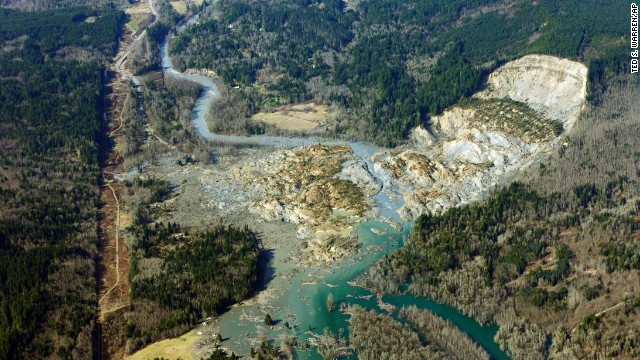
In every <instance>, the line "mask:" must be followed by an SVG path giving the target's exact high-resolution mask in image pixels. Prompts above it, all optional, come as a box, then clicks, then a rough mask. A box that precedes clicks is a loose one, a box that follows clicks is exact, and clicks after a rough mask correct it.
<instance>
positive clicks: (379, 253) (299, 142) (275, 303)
mask: <svg viewBox="0 0 640 360" xmlns="http://www.w3.org/2000/svg"><path fill="white" fill-rule="evenodd" d="M196 19H197V18H196ZM192 20H194V19H192ZM190 22H193V21H190ZM187 26H188V25H187ZM182 28H184V27H182ZM168 36H171V35H168ZM161 57H162V67H163V71H164V72H165V74H166V75H168V76H172V77H175V78H181V79H185V80H189V81H193V82H195V83H198V84H200V85H201V86H202V87H203V90H202V92H201V94H200V97H199V98H198V99H197V101H196V103H195V105H194V109H193V113H192V115H193V125H194V127H195V129H196V130H197V131H198V133H199V134H200V135H201V136H203V137H204V138H206V139H208V140H211V141H213V142H217V143H231V144H252V145H260V146H270V147H274V148H293V147H299V146H306V145H312V144H318V143H322V144H327V145H331V144H338V143H345V141H318V140H317V139H313V138H296V137H282V136H268V135H259V136H251V137H246V136H230V135H220V134H215V133H212V132H211V131H210V130H209V129H208V127H207V124H206V120H205V118H206V114H207V111H208V109H209V105H210V104H211V102H212V101H213V100H214V99H215V98H216V97H217V96H218V94H219V92H218V88H217V87H216V85H215V84H214V83H213V81H212V80H211V79H209V78H207V77H204V76H201V75H196V74H185V73H181V72H179V71H178V70H176V69H175V68H174V67H173V65H172V62H171V59H170V57H169V54H168V41H167V38H165V39H164V41H163V42H162V45H161ZM346 143H347V144H348V145H350V146H351V148H352V150H353V153H354V155H355V156H356V157H358V158H360V159H362V160H363V161H366V162H367V165H368V166H369V170H370V171H371V173H372V175H373V176H375V177H376V178H378V179H379V180H380V181H381V182H382V183H383V184H384V187H383V190H382V191H380V193H379V194H378V195H376V196H375V197H374V200H375V202H376V206H377V207H378V208H379V209H380V214H381V215H382V216H383V217H386V218H390V219H393V220H396V221H400V219H399V216H398V213H397V212H396V210H397V209H398V208H400V207H401V206H402V200H401V198H397V197H394V199H392V198H390V197H389V196H388V195H389V194H390V193H391V192H393V191H395V192H397V191H398V189H393V188H392V186H393V185H392V184H390V183H389V181H388V180H387V179H385V178H384V177H382V176H381V175H380V174H376V173H375V171H374V170H373V169H374V167H373V164H372V162H371V156H372V155H373V154H375V153H376V152H378V151H382V150H384V149H381V148H378V147H376V146H374V145H371V144H366V143H359V142H346ZM411 226H412V223H407V222H404V223H403V230H402V231H398V230H395V229H393V228H392V227H391V226H390V225H389V224H388V223H384V222H380V221H377V220H369V221H366V222H364V223H361V224H359V225H358V227H357V233H358V239H359V241H361V242H362V247H361V251H360V252H359V253H358V254H356V255H354V256H352V257H350V258H347V259H344V260H342V261H341V262H340V263H339V264H337V265H336V266H333V267H331V268H330V269H317V268H316V269H310V268H306V267H300V268H299V269H292V268H294V267H295V265H294V264H293V262H292V261H286V260H287V257H288V256H290V251H288V250H287V249H275V250H274V251H273V254H272V258H271V270H270V272H271V274H269V276H267V277H266V278H267V281H268V283H267V284H266V290H265V292H266V293H269V294H271V295H270V297H268V300H267V301H262V302H261V301H259V300H256V299H253V300H250V301H247V302H245V304H241V305H239V306H234V307H233V308H231V309H230V310H229V311H228V312H226V313H224V314H223V315H221V316H220V317H219V318H218V319H217V321H216V322H215V323H214V324H213V325H215V326H216V327H218V328H219V329H220V331H221V334H222V336H223V337H228V336H230V335H233V336H232V337H231V338H230V339H229V340H228V341H225V343H224V346H225V347H228V348H230V349H232V350H233V351H236V352H239V353H243V354H247V353H248V352H249V347H250V346H252V344H251V343H250V341H249V339H257V338H259V337H260V335H261V334H262V335H266V336H268V337H270V338H276V339H277V338H278V336H279V334H282V333H287V334H291V335H295V336H298V337H299V339H300V340H305V339H309V338H310V337H312V336H313V334H312V333H311V332H309V331H308V329H309V328H311V329H312V331H313V332H315V333H317V334H319V333H322V332H323V330H324V329H325V328H328V329H329V330H330V331H331V332H333V333H338V331H339V330H340V329H343V330H344V331H345V336H346V335H347V334H348V315H346V314H343V313H341V312H340V311H333V312H329V311H328V310H327V306H326V299H327V296H328V295H329V293H331V294H333V296H334V298H335V302H336V307H339V305H340V303H349V304H358V305H360V306H362V307H365V308H367V309H375V310H376V311H378V312H382V313H384V311H382V310H381V309H380V308H379V307H378V304H377V299H376V297H375V295H373V294H372V293H371V292H369V291H368V290H365V289H362V288H360V287H355V286H351V285H349V284H348V283H350V282H351V281H353V280H354V279H355V278H357V277H358V276H359V275H361V274H362V273H363V272H365V271H366V270H367V268H369V267H370V266H371V265H373V264H374V263H375V262H376V261H377V260H379V259H380V258H382V257H383V256H384V255H385V254H387V253H389V252H392V251H394V250H397V249H399V248H400V247H401V246H402V245H403V242H404V240H405V239H406V238H407V237H408V235H409V231H410V228H411ZM372 229H376V230H373V231H372ZM374 231H375V232H374ZM295 240H297V239H292V241H295ZM292 270H293V271H292ZM279 274H289V275H285V276H281V275H279ZM372 295H373V296H372ZM256 297H257V298H260V294H259V295H258V296H256ZM383 301H384V302H386V303H389V304H392V305H395V306H398V307H402V306H409V305H415V306H417V307H419V308H423V309H428V310H430V311H432V312H433V313H435V314H437V315H438V316H440V317H442V318H444V319H447V320H449V321H451V322H452V323H453V324H455V325H456V326H457V327H458V328H459V329H460V330H462V331H463V332H465V333H466V334H468V335H469V336H470V337H471V338H472V339H473V340H474V341H476V342H477V343H478V344H480V345H481V346H482V347H483V348H484V349H486V350H487V352H489V354H490V355H491V357H492V358H493V359H509V357H508V356H507V355H506V354H505V353H504V352H503V351H501V350H500V348H499V346H498V345H497V344H496V343H495V342H494V340H493V337H494V335H495V333H496V331H497V326H495V325H493V326H480V324H478V323H477V322H476V321H475V320H474V319H473V318H470V317H468V316H466V315H464V314H462V313H461V312H460V311H458V310H457V309H455V308H453V307H451V306H447V305H443V304H439V303H436V302H434V301H431V300H429V299H426V298H419V297H413V296H411V295H403V296H385V297H384V298H383ZM265 313H269V314H270V315H271V316H272V317H273V318H274V319H275V320H276V321H277V322H278V324H277V325H276V326H274V327H272V328H271V329H266V328H265V326H264V324H263V323H262V322H261V321H260V319H264V316H265ZM394 316H395V315H394ZM285 322H286V323H289V324H291V325H296V326H293V327H292V328H291V329H288V328H286V327H285V326H284V324H285ZM298 358H300V359H320V356H319V355H318V354H317V352H316V351H315V350H300V349H298ZM349 358H350V359H356V358H357V357H356V355H351V356H350V357H349Z"/></svg>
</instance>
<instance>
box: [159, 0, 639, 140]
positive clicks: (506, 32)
mask: <svg viewBox="0 0 640 360" xmlns="http://www.w3.org/2000/svg"><path fill="white" fill-rule="evenodd" d="M627 12H628V9H627V7H626V6H624V5H623V4H607V5H605V4H602V3H600V2H598V1H563V2H561V3H558V2H557V1H537V2H529V1H505V0H497V1H496V0H478V1H471V2H469V1H429V2H424V1H417V0H412V1H409V2H406V1H388V0H372V1H350V2H343V1H341V0H330V1H323V2H318V1H301V0H270V1H260V2H255V1H245V0H224V1H220V2H217V3H216V4H215V5H214V6H213V7H212V8H211V9H209V11H208V15H207V16H206V17H205V18H207V19H208V20H206V21H203V22H201V23H200V24H198V25H195V26H192V27H190V28H189V29H187V30H186V31H184V32H182V33H181V34H180V35H179V36H177V37H176V38H174V39H173V40H172V53H171V56H172V57H173V58H174V63H177V64H178V66H179V67H180V68H181V69H182V70H184V69H187V68H194V69H200V68H206V69H209V70H212V71H214V72H215V73H216V74H217V75H218V76H219V77H220V79H221V80H222V81H223V82H224V84H225V85H226V86H228V88H229V89H228V90H229V95H228V96H225V97H223V98H221V99H220V100H219V103H218V104H216V105H214V106H216V109H218V111H219V110H220V109H225V108H226V109H235V110H236V111H235V113H237V114H238V115H237V116H236V117H234V120H233V122H232V121H229V120H228V119H227V120H225V119H218V122H217V123H214V127H215V128H216V129H217V130H218V131H227V132H231V133H234V132H235V133H237V132H238V130H243V129H238V124H239V123H241V124H244V125H243V126H244V128H245V129H244V130H245V131H247V132H256V129H255V127H256V126H258V127H261V128H262V130H261V131H265V130H266V131H268V132H269V131H276V132H279V131H280V129H275V128H272V126H271V125H269V123H267V122H262V121H246V122H239V121H240V120H241V119H243V118H245V119H248V118H250V117H251V115H253V114H255V113H258V112H259V111H267V112H269V111H273V110H277V109H278V108H279V107H281V106H283V105H287V104H297V103H307V102H313V103H315V104H324V105H331V106H333V107H335V108H336V113H335V114H334V115H332V116H331V117H328V118H326V119H325V120H331V121H330V122H329V123H328V126H327V128H328V129H327V130H326V131H325V133H326V134H327V135H346V136H349V137H355V138H359V139H367V140H370V141H374V142H375V143H377V144H379V145H385V146H393V145H396V144H398V143H400V142H401V141H402V140H403V139H405V138H406V137H407V136H408V135H409V133H410V130H411V128H413V127H415V126H417V125H424V126H428V124H429V122H430V118H432V117H433V116H435V115H439V114H441V113H442V111H444V110H445V109H446V108H448V107H449V106H451V105H453V104H454V103H456V102H457V101H458V100H460V99H461V98H463V97H468V96H470V95H471V94H473V93H474V92H475V91H476V90H477V89H479V88H480V87H481V86H482V84H483V83H484V78H485V76H486V75H487V74H488V73H489V72H490V71H491V70H493V69H495V68H496V67H498V66H499V65H501V64H503V63H504V62H507V61H510V60H513V59H516V58H519V57H521V56H523V55H526V54H532V53H536V54H549V55H554V56H560V57H563V58H568V59H571V60H577V61H580V62H583V63H585V64H588V67H589V68H590V69H591V72H590V76H589V85H588V91H589V99H590V100H591V101H597V98H598V96H599V94H601V93H602V91H603V90H604V81H605V80H606V78H607V77H608V76H609V75H610V74H611V73H615V71H616V70H618V69H619V68H620V67H623V66H625V65H624V64H625V63H626V60H625V59H626V58H623V57H622V56H624V55H625V51H624V50H623V44H625V43H626V40H625V36H627V29H626V25H625V24H626V23H627V20H626V18H627ZM608 74H609V75H608ZM236 87H237V88H236ZM238 117H239V119H238ZM255 119H256V118H254V120H255Z"/></svg>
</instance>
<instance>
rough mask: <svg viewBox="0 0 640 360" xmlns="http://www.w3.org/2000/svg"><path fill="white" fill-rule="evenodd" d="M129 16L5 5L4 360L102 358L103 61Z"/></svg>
mask: <svg viewBox="0 0 640 360" xmlns="http://www.w3.org/2000/svg"><path fill="white" fill-rule="evenodd" d="M89 17H95V22H91V23H89V22H85V20H86V19H87V18H89ZM121 21H122V14H121V13H120V12H117V11H114V10H88V9H81V8H77V9H70V10H54V11H46V12H38V13H22V12H17V11H12V10H5V9H0V106H1V107H2V109H1V111H0V288H1V289H2V291H1V292H0V359H20V358H25V359H32V358H45V357H50V356H54V355H55V356H57V357H59V358H77V359H86V358H89V357H91V354H92V351H91V335H92V329H93V317H94V314H95V310H96V303H97V299H96V280H95V257H96V254H97V233H96V231H97V229H96V199H97V194H98V186H99V168H98V160H99V159H98V140H99V139H98V137H99V135H100V119H101V117H102V115H101V111H102V109H101V106H102V97H101V96H102V88H103V83H104V81H105V79H104V68H103V65H102V62H101V61H100V60H101V59H106V58H109V57H111V56H112V54H113V52H114V50H115V48H116V40H117V33H118V29H119V26H120V22H121Z"/></svg>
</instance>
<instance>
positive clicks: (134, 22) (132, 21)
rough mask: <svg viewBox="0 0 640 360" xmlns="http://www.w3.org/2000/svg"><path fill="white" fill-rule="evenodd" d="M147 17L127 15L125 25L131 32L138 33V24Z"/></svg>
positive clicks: (145, 15) (143, 15) (146, 15)
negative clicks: (127, 19) (127, 18)
mask: <svg viewBox="0 0 640 360" xmlns="http://www.w3.org/2000/svg"><path fill="white" fill-rule="evenodd" d="M148 17H149V15H148V14H131V15H129V21H128V22H127V25H128V26H130V27H131V30H132V31H133V32H136V31H138V27H140V23H141V22H142V21H143V20H144V19H146V18H148Z"/></svg>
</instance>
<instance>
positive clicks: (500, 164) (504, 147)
mask: <svg viewBox="0 0 640 360" xmlns="http://www.w3.org/2000/svg"><path fill="white" fill-rule="evenodd" d="M586 81H587V68H586V67H585V66H584V65H582V64H580V63H577V62H573V61H569V60H564V59H559V58H556V57H552V56H542V55H529V56H525V57H523V58H521V59H519V60H516V61H513V62H510V63H508V64H505V65H504V66H502V67H501V68H499V69H498V70H496V71H495V72H494V73H493V74H491V76H490V77H489V79H488V83H487V89H486V90H484V91H482V92H480V93H478V94H476V95H475V96H474V97H473V98H471V99H467V100H465V101H463V102H461V103H460V104H458V105H456V106H454V107H452V108H450V109H448V110H446V111H445V112H444V113H443V114H442V115H441V116H438V117H436V118H434V119H432V120H433V122H432V126H431V129H430V131H427V130H425V129H423V128H416V129H414V131H413V133H412V134H411V139H410V140H411V141H410V142H409V145H406V146H403V147H400V148H397V149H393V150H390V151H386V152H382V153H378V154H376V155H374V158H373V160H374V167H375V170H376V172H378V173H384V174H386V175H388V177H389V178H390V179H391V181H392V182H395V183H396V184H397V185H398V186H396V188H402V189H405V191H403V192H402V193H401V194H398V195H399V196H402V197H403V198H404V200H405V204H404V206H403V207H402V208H401V209H400V215H401V217H402V218H404V219H407V220H410V219H414V218H416V217H417V216H419V215H420V214H422V213H433V212H440V211H443V210H446V209H448V208H450V207H452V206H458V205H462V204H466V203H469V202H472V201H475V200H478V199H480V198H482V197H483V196H484V195H485V194H486V193H487V192H488V191H489V190H490V189H491V188H492V187H494V186H496V185H499V184H502V183H504V182H505V181H506V180H508V179H510V178H512V177H513V176H514V175H515V174H517V173H518V172H519V171H520V170H522V169H523V168H525V167H527V166H529V165H531V164H532V163H534V162H537V161H539V160H540V159H542V158H543V157H545V156H546V155H548V154H549V152H550V151H551V150H552V149H553V148H554V146H556V145H557V143H558V141H557V140H558V139H559V137H560V136H561V134H562V133H563V132H564V131H567V130H569V129H571V127H573V125H574V124H575V122H576V120H577V119H578V117H579V114H580V111H581V109H582V107H583V105H584V102H585V97H586Z"/></svg>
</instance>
